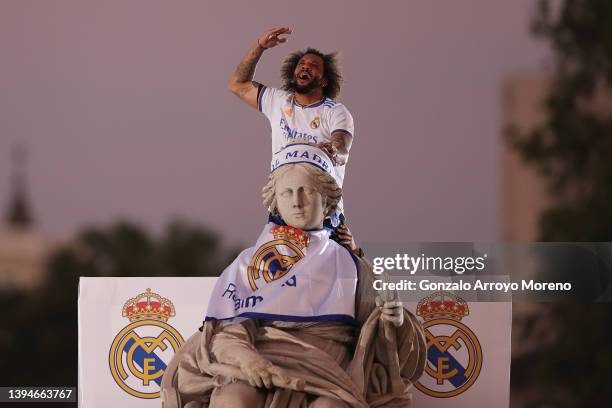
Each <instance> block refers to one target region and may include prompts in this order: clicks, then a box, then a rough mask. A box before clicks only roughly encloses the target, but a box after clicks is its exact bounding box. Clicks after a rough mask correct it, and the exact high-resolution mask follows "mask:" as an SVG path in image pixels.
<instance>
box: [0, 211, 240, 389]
mask: <svg viewBox="0 0 612 408" xmlns="http://www.w3.org/2000/svg"><path fill="white" fill-rule="evenodd" d="M235 255H236V253H235V252H233V253H224V252H223V251H222V250H221V248H220V244H219V239H218V237H217V236H216V235H215V234H213V233H211V232H209V231H207V230H206V229H203V228H201V227H198V226H194V225H191V224H188V223H186V222H181V221H176V222H173V223H171V224H170V225H169V226H168V227H167V229H166V230H165V231H164V233H163V234H162V236H161V237H158V238H157V237H153V236H151V235H150V234H149V233H148V232H147V231H146V230H145V229H143V228H142V227H140V226H138V225H135V224H132V223H129V222H119V223H117V224H115V225H112V226H110V227H106V228H100V227H91V228H87V229H85V230H84V231H82V232H81V233H80V234H79V235H78V237H77V238H76V239H75V240H74V241H73V242H72V243H71V244H70V245H69V246H66V247H64V248H62V249H60V250H59V251H58V252H57V253H56V254H55V255H54V256H53V257H52V258H51V260H50V262H49V267H48V275H47V277H46V280H45V281H44V282H43V284H42V285H41V286H40V287H39V288H37V289H36V290H35V291H31V292H26V291H23V292H21V291H19V292H14V291H5V292H0V308H2V310H5V311H8V312H9V313H10V315H9V316H8V317H6V318H5V319H4V320H3V325H2V326H1V328H0V367H3V370H2V374H0V377H1V379H0V383H1V384H3V385H76V384H77V341H78V332H77V327H78V326H77V296H78V282H79V278H80V277H81V276H218V275H219V274H220V273H221V272H222V271H223V269H224V268H225V266H227V265H228V264H229V263H230V262H231V260H233V258H234V257H235ZM204 306H205V305H202V307H204ZM197 324H198V322H194V326H196V325H197Z"/></svg>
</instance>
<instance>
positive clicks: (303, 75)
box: [298, 71, 311, 81]
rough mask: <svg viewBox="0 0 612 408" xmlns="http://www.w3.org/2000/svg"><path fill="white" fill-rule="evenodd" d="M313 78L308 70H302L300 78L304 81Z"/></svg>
mask: <svg viewBox="0 0 612 408" xmlns="http://www.w3.org/2000/svg"><path fill="white" fill-rule="evenodd" d="M310 78H311V76H310V74H309V73H308V72H306V71H302V72H300V74H299V75H298V79H301V80H303V81H307V80H309V79H310Z"/></svg>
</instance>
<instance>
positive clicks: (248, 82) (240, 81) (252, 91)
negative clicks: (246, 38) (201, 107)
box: [228, 27, 291, 109]
mask: <svg viewBox="0 0 612 408" xmlns="http://www.w3.org/2000/svg"><path fill="white" fill-rule="evenodd" d="M282 34H291V28H289V27H278V28H273V29H271V30H269V31H268V32H266V33H265V34H264V35H263V36H262V37H261V38H259V39H258V40H257V43H256V44H254V45H253V46H252V47H251V48H250V49H249V51H248V52H247V53H246V55H245V56H244V58H242V61H240V64H238V66H237V67H236V70H235V71H234V73H233V74H232V76H231V77H230V79H229V81H228V87H229V90H230V91H231V92H232V93H233V94H234V95H236V96H237V97H239V98H240V99H242V100H243V101H245V102H246V103H247V104H248V105H249V106H252V107H253V108H255V109H257V91H258V89H259V84H258V83H257V82H255V81H253V75H254V74H255V67H256V66H257V62H259V59H260V58H261V55H262V54H263V52H264V50H267V49H268V48H272V47H276V46H277V45H278V44H281V43H285V42H287V38H286V37H283V38H279V35H282Z"/></svg>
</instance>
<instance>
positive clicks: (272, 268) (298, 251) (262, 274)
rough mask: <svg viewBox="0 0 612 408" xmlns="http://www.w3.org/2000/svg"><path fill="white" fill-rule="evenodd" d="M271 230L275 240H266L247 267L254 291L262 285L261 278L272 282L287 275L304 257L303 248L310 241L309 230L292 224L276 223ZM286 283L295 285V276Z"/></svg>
mask: <svg viewBox="0 0 612 408" xmlns="http://www.w3.org/2000/svg"><path fill="white" fill-rule="evenodd" d="M270 232H271V233H272V235H273V236H274V240H273V241H270V242H266V243H265V244H263V245H262V246H260V247H259V248H258V249H257V250H256V251H255V254H254V255H253V258H252V259H251V262H250V264H249V267H248V269H247V274H248V277H249V285H250V286H251V289H252V290H253V291H256V290H257V289H258V288H259V286H258V285H261V283H259V282H261V281H260V279H261V278H263V281H264V282H266V283H270V282H272V281H275V280H277V279H280V278H282V277H283V276H285V275H287V274H288V273H289V271H290V270H291V268H292V267H293V265H295V263H296V262H298V261H299V260H300V259H302V258H304V253H303V252H302V250H303V249H304V248H306V247H307V246H308V243H309V236H308V233H307V232H305V231H301V230H299V229H297V228H293V227H290V226H281V225H276V226H274V227H272V229H271V230H270ZM286 284H287V285H289V286H295V277H293V278H292V280H291V279H290V280H288V281H287V282H286Z"/></svg>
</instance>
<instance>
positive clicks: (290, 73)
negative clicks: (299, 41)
mask: <svg viewBox="0 0 612 408" xmlns="http://www.w3.org/2000/svg"><path fill="white" fill-rule="evenodd" d="M306 54H312V55H316V56H318V57H321V59H322V60H323V78H325V79H326V80H327V85H326V86H325V87H323V95H325V96H327V97H328V98H330V99H335V98H337V97H338V95H340V86H341V84H342V75H341V74H340V67H339V63H338V53H337V52H332V53H330V54H324V53H322V52H321V51H319V50H317V49H316V48H307V49H305V50H302V51H296V52H294V53H292V54H289V55H288V56H287V58H285V60H284V61H283V65H282V66H281V79H282V81H283V86H282V88H283V89H284V90H285V91H294V90H295V89H294V86H295V68H296V67H297V64H298V62H300V60H301V59H302V57H303V56H304V55H306Z"/></svg>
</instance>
